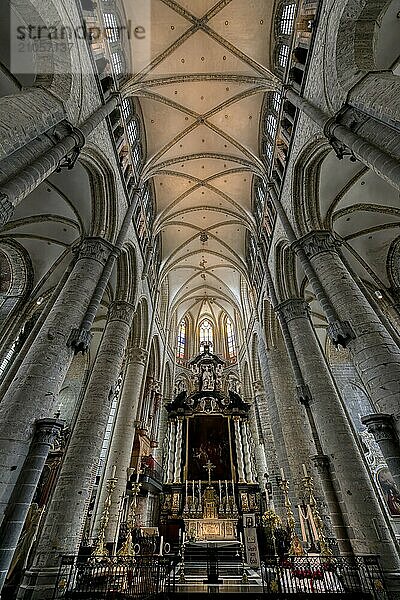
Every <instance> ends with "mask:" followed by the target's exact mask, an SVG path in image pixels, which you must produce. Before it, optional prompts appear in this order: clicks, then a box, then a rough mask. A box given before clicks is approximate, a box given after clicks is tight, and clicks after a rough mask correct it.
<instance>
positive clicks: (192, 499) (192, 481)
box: [192, 479, 194, 504]
mask: <svg viewBox="0 0 400 600" xmlns="http://www.w3.org/2000/svg"><path fill="white" fill-rule="evenodd" d="M192 500H193V504H194V479H193V481H192Z"/></svg>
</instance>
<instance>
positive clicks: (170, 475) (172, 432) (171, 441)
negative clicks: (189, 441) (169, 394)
mask: <svg viewBox="0 0 400 600" xmlns="http://www.w3.org/2000/svg"><path fill="white" fill-rule="evenodd" d="M175 438H176V423H175V421H171V420H170V421H168V462H167V481H166V483H173V481H174V456H175Z"/></svg>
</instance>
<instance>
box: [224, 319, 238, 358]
mask: <svg viewBox="0 0 400 600" xmlns="http://www.w3.org/2000/svg"><path fill="white" fill-rule="evenodd" d="M226 341H227V346H228V357H229V359H230V360H233V359H235V358H236V343H235V332H234V329H233V323H232V321H231V320H230V319H227V320H226Z"/></svg>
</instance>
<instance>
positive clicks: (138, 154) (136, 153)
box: [132, 146, 142, 170]
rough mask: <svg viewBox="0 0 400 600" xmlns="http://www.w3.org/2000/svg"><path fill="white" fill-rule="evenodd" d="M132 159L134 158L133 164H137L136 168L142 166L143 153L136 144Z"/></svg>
mask: <svg viewBox="0 0 400 600" xmlns="http://www.w3.org/2000/svg"><path fill="white" fill-rule="evenodd" d="M132 160H133V164H134V166H135V169H136V170H138V169H139V167H140V163H141V160H142V153H141V151H140V147H139V146H136V147H135V149H134V150H133V153H132Z"/></svg>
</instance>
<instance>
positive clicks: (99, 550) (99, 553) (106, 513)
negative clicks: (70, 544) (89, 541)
mask: <svg viewBox="0 0 400 600" xmlns="http://www.w3.org/2000/svg"><path fill="white" fill-rule="evenodd" d="M114 475H115V469H114V470H113V474H112V477H111V478H110V479H108V480H107V484H106V491H107V494H106V498H105V500H104V508H103V513H102V515H101V518H100V526H99V534H98V536H97V540H96V544H95V547H94V550H93V552H92V556H93V557H94V558H95V559H96V560H104V559H107V558H108V550H107V548H106V529H107V525H108V521H109V520H110V507H111V497H112V493H113V491H114V489H115V486H116V483H117V480H116V479H115V477H114Z"/></svg>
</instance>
